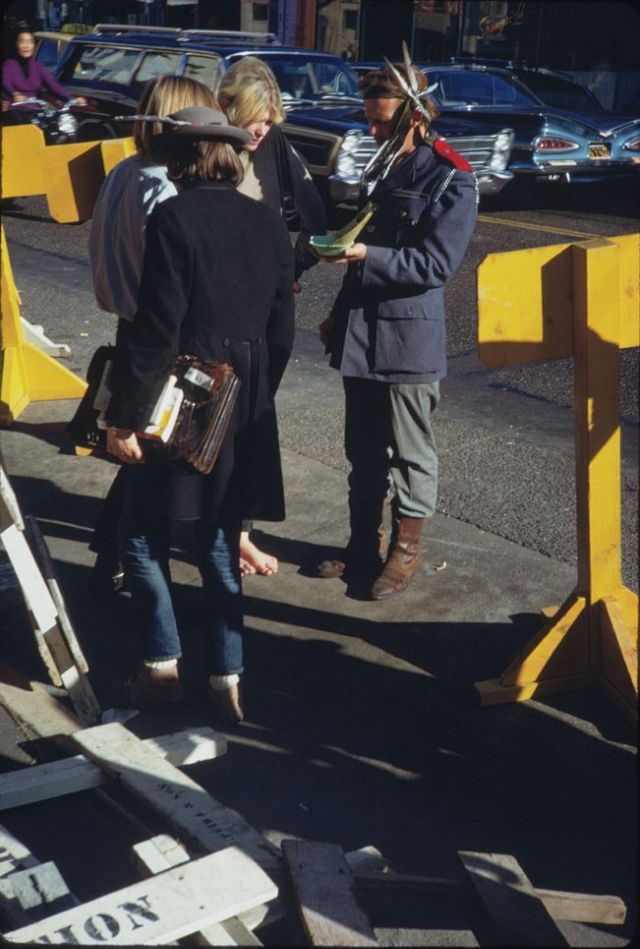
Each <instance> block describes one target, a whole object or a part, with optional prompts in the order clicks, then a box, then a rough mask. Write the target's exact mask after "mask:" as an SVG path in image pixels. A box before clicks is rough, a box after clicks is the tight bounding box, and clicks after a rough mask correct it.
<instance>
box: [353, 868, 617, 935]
mask: <svg viewBox="0 0 640 949" xmlns="http://www.w3.org/2000/svg"><path fill="white" fill-rule="evenodd" d="M352 872H353V878H354V882H355V884H356V887H358V888H361V889H363V890H386V891H387V892H389V893H393V892H398V893H402V892H405V893H406V892H411V891H414V892H423V893H431V894H432V895H436V894H438V895H441V894H443V893H447V892H448V893H451V894H453V895H458V894H460V893H461V891H462V888H463V884H462V883H461V882H460V881H459V880H454V879H451V878H449V877H433V876H420V875H418V874H407V873H393V872H392V873H381V872H380V871H375V870H373V871H371V870H358V869H356V870H353V869H352ZM534 889H535V891H536V893H537V895H538V898H539V899H540V900H541V901H542V903H543V904H544V908H545V909H546V911H547V912H548V914H549V915H550V916H551V917H552V918H553V919H556V920H560V919H564V920H572V921H573V922H577V923H603V924H606V925H608V926H622V925H623V924H624V922H625V921H626V918H627V907H626V905H625V902H624V900H622V899H620V897H619V896H607V895H600V894H594V893H571V892H569V891H566V890H547V889H543V888H542V887H540V886H536V887H534Z"/></svg>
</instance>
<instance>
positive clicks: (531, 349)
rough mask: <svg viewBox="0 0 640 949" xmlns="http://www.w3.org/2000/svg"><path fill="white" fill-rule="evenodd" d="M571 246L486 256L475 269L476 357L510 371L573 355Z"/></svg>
mask: <svg viewBox="0 0 640 949" xmlns="http://www.w3.org/2000/svg"><path fill="white" fill-rule="evenodd" d="M570 314H571V245H570V244H555V245H552V246H550V247H531V248H527V249H526V250H516V251H509V252H507V253H502V254H490V255H489V256H488V257H486V258H485V259H484V260H483V261H482V263H481V264H480V266H479V268H478V354H479V356H480V359H481V360H482V362H483V363H484V364H485V365H486V366H512V365H516V364H521V363H528V362H533V361H535V360H538V359H551V358H553V357H554V356H565V355H567V354H568V353H570V352H571V351H572V348H573V341H572V335H571V318H570Z"/></svg>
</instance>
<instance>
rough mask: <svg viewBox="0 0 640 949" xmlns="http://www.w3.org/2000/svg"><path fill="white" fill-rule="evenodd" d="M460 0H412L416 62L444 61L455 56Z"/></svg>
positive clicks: (460, 7) (460, 8)
mask: <svg viewBox="0 0 640 949" xmlns="http://www.w3.org/2000/svg"><path fill="white" fill-rule="evenodd" d="M462 5H463V2H462V0H449V2H447V0H444V2H443V0H416V2H415V3H414V20H413V58H414V59H415V61H416V62H417V63H427V64H428V63H438V62H445V61H446V60H448V59H450V57H451V56H455V54H456V51H457V45H458V27H459V23H460V15H461V12H462Z"/></svg>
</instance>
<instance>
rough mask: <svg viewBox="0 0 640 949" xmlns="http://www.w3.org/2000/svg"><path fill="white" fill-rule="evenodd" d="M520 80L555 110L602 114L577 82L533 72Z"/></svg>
mask: <svg viewBox="0 0 640 949" xmlns="http://www.w3.org/2000/svg"><path fill="white" fill-rule="evenodd" d="M522 78H523V81H524V83H525V84H526V85H527V86H529V87H530V88H531V89H533V91H534V92H535V93H536V95H538V96H539V97H540V98H541V99H542V101H543V102H545V103H546V104H547V105H550V106H553V107H554V108H555V109H572V110H574V111H575V112H585V113H587V114H589V113H594V112H604V109H603V107H602V106H601V105H600V103H599V102H598V100H597V99H596V98H595V96H594V95H593V93H591V92H589V90H588V89H584V88H583V87H582V86H580V85H578V83H577V82H570V81H569V80H568V79H562V78H558V77H557V76H546V75H544V74H543V73H534V72H531V73H526V74H525V75H524V76H523V77H522Z"/></svg>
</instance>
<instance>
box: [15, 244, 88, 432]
mask: <svg viewBox="0 0 640 949" xmlns="http://www.w3.org/2000/svg"><path fill="white" fill-rule="evenodd" d="M0 243H1V245H2V246H1V257H2V312H1V315H0V358H1V360H2V367H1V375H0V424H1V425H8V424H10V423H11V422H13V421H14V419H16V418H17V417H18V416H19V415H20V413H21V412H22V411H23V409H25V408H26V406H27V405H29V403H30V402H37V401H46V400H48V399H80V398H82V396H83V395H84V392H85V389H86V387H87V385H86V383H85V382H84V380H83V379H80V377H79V376H76V375H75V374H74V373H73V372H70V371H69V370H68V369H67V368H65V366H62V365H60V363H59V362H57V361H56V360H55V359H52V357H51V356H48V355H47V354H46V353H44V352H42V350H41V349H38V348H37V347H36V346H34V345H33V344H32V343H27V342H25V339H24V336H23V333H22V324H21V322H20V297H19V294H18V291H17V289H16V285H15V282H14V279H13V270H12V267H11V261H10V259H9V252H8V249H7V241H6V237H5V233H4V228H3V227H0Z"/></svg>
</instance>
